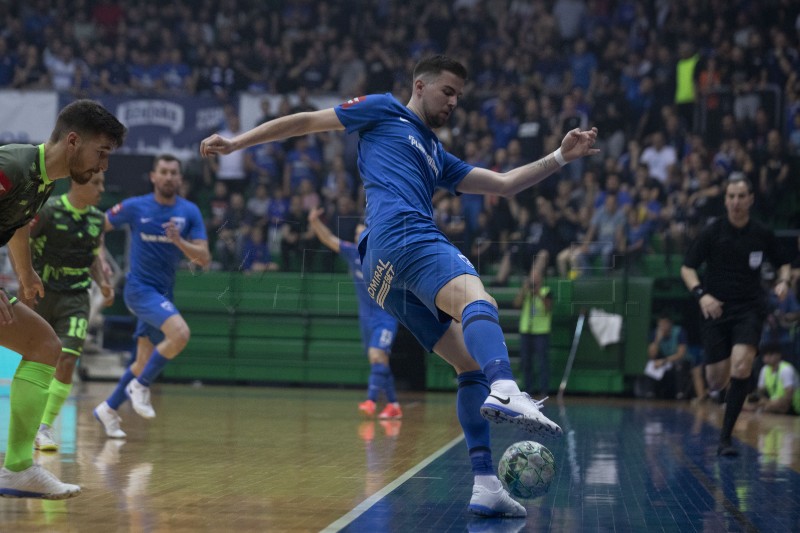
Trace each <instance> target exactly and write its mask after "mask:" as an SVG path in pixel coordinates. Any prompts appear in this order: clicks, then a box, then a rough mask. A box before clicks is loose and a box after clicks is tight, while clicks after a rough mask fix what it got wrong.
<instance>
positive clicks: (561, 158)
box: [553, 146, 567, 167]
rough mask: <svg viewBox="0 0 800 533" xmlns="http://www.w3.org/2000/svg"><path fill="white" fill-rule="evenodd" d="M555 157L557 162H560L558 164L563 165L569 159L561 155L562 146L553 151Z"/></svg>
mask: <svg viewBox="0 0 800 533" xmlns="http://www.w3.org/2000/svg"><path fill="white" fill-rule="evenodd" d="M553 157H555V158H556V163H558V166H560V167H563V166H564V165H566V164H567V160H566V159H564V156H563V155H561V147H560V146H559V147H558V150H556V151H555V152H553Z"/></svg>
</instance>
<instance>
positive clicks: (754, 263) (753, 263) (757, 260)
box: [749, 252, 764, 270]
mask: <svg viewBox="0 0 800 533" xmlns="http://www.w3.org/2000/svg"><path fill="white" fill-rule="evenodd" d="M763 260H764V252H750V260H749V264H750V268H751V269H753V270H755V269H757V268H758V267H760V266H761V262H762V261H763Z"/></svg>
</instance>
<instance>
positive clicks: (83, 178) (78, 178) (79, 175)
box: [69, 168, 96, 185]
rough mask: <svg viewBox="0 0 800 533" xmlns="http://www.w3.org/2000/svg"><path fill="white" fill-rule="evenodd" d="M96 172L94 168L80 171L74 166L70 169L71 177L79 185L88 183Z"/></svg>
mask: <svg viewBox="0 0 800 533" xmlns="http://www.w3.org/2000/svg"><path fill="white" fill-rule="evenodd" d="M95 174H96V172H95V171H94V170H84V171H80V170H76V169H74V168H71V169H69V177H70V178H72V181H74V182H75V183H77V184H78V185H86V184H87V183H89V182H90V181H91V180H92V176H94V175H95Z"/></svg>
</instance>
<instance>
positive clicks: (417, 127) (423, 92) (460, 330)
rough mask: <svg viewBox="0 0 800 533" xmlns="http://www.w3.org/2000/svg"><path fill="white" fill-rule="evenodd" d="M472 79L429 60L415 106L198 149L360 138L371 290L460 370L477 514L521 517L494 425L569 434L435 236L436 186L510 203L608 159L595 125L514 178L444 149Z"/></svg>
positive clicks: (486, 301)
mask: <svg viewBox="0 0 800 533" xmlns="http://www.w3.org/2000/svg"><path fill="white" fill-rule="evenodd" d="M466 78H467V72H466V69H465V68H464V67H463V66H462V65H461V64H460V63H458V62H457V61H455V60H453V59H451V58H448V57H445V56H433V57H429V58H426V59H423V60H422V61H420V62H419V63H418V64H417V65H416V67H415V68H414V73H413V87H412V93H411V100H410V101H409V102H408V104H407V105H403V104H402V103H401V102H399V101H398V100H396V99H395V98H394V97H393V96H392V95H390V94H384V95H368V96H361V97H358V98H353V99H352V100H349V101H348V102H346V103H344V104H341V105H339V106H337V107H334V108H329V109H324V110H319V111H312V112H301V113H296V114H293V115H288V116H284V117H280V118H277V119H274V120H271V121H268V122H265V123H263V124H261V125H259V126H257V127H255V128H253V129H251V130H249V131H247V132H244V133H242V134H240V135H237V136H236V137H234V138H232V139H227V138H224V137H221V136H220V135H217V134H215V135H212V136H210V137H208V138H207V139H205V140H203V141H202V142H201V144H200V153H201V155H203V156H206V157H207V156H209V155H212V154H228V153H231V152H233V151H235V150H241V149H244V148H247V147H249V146H252V145H255V144H259V143H265V142H270V141H275V140H278V139H285V138H287V137H294V136H297V135H306V134H309V133H316V132H324V131H332V130H343V129H346V130H347V131H348V132H358V134H359V147H358V168H359V171H360V173H361V177H362V179H363V181H364V187H365V189H366V194H367V218H366V225H367V230H366V231H365V232H364V233H363V234H362V236H361V241H360V243H359V252H360V253H361V255H362V269H363V272H364V279H365V282H366V283H367V291H368V292H369V294H370V297H371V298H372V299H373V300H375V302H377V303H378V305H380V306H381V307H382V308H384V309H385V310H386V311H388V312H389V313H390V314H392V316H394V317H395V318H397V319H398V320H399V321H400V322H401V323H402V324H403V325H404V326H405V327H406V328H408V329H409V330H410V331H411V332H412V333H413V334H414V336H415V337H416V338H417V340H418V341H419V342H420V343H421V344H422V346H423V347H425V348H426V349H427V350H429V351H433V352H435V353H436V354H438V355H439V356H440V357H442V358H443V359H444V360H445V361H447V362H448V363H450V364H451V365H452V366H453V367H454V368H455V370H456V373H457V375H458V393H457V400H456V404H457V414H458V419H459V422H460V424H461V426H462V428H463V430H464V436H465V440H466V443H467V448H468V450H469V456H470V461H471V463H472V471H473V473H474V474H475V477H474V484H473V489H472V499H471V500H470V504H469V509H470V511H471V512H473V513H475V514H478V515H482V516H505V517H523V516H526V510H525V508H524V507H523V506H522V505H520V504H519V503H517V502H516V501H514V500H513V499H512V498H511V497H510V496H509V494H508V493H507V492H506V491H505V490H504V489H503V487H502V484H501V483H500V480H499V479H498V478H497V476H496V474H495V471H494V467H493V464H492V455H491V443H490V431H489V424H488V422H487V420H491V421H494V422H510V423H515V424H519V425H520V426H522V427H523V428H524V429H526V430H528V431H530V432H532V433H535V434H538V435H539V436H561V434H562V432H561V428H560V427H559V426H558V425H557V424H556V423H554V422H553V421H551V420H550V419H548V418H547V417H546V416H545V415H544V414H543V413H542V412H541V407H542V403H543V400H539V401H536V400H533V399H532V398H531V397H530V396H528V395H527V394H526V393H524V392H521V391H520V390H519V387H518V386H517V384H516V382H515V381H514V376H513V374H512V372H511V365H510V363H509V359H508V349H507V348H506V345H505V342H504V337H503V331H502V329H501V328H500V324H499V317H498V311H497V305H496V302H495V300H494V299H493V298H492V297H491V296H490V295H489V294H488V293H487V292H486V290H485V289H484V286H483V283H482V282H481V279H480V277H479V276H478V273H477V272H476V270H475V268H474V267H473V266H472V264H471V263H470V262H469V260H468V259H467V258H466V257H464V255H463V254H461V253H460V252H459V250H458V249H457V248H456V247H455V246H453V245H452V244H451V243H450V242H449V241H448V240H447V237H446V236H445V235H444V234H443V233H441V232H440V231H439V230H438V229H437V227H436V224H435V223H434V220H433V206H432V202H431V199H432V196H433V193H434V190H435V189H436V188H444V189H446V190H448V191H450V192H451V193H453V194H458V193H473V194H495V195H500V196H504V197H509V196H513V195H515V194H517V193H519V192H520V191H522V190H524V189H526V188H528V187H531V186H533V185H535V184H537V183H539V182H540V181H542V180H543V179H545V178H546V177H547V176H550V175H551V174H553V173H554V172H556V171H557V170H559V169H560V168H561V167H562V166H564V165H566V164H567V163H568V162H569V161H572V160H575V159H578V158H580V157H583V156H587V155H593V154H596V153H599V150H597V149H595V148H593V146H594V143H595V141H596V139H597V130H596V129H595V128H592V129H591V130H588V131H580V130H578V129H575V130H572V131H570V132H569V133H567V134H566V136H565V137H564V139H563V140H562V142H561V146H560V147H559V148H558V149H557V150H556V151H555V152H553V153H552V154H548V155H547V156H545V157H543V158H542V159H540V160H538V161H536V162H533V163H530V164H527V165H524V166H521V167H518V168H515V169H512V170H509V171H508V172H505V173H499V172H494V171H492V170H488V169H484V168H477V167H473V166H471V165H469V164H467V163H465V162H464V161H461V160H459V159H458V158H456V157H455V156H453V155H451V154H449V153H447V152H446V151H445V150H444V148H443V147H442V144H441V143H440V142H439V140H438V138H437V137H436V134H435V133H434V131H433V130H434V129H436V128H439V127H441V126H443V125H444V124H445V123H446V122H447V119H448V118H449V117H450V114H451V113H452V112H453V109H455V106H456V104H457V103H458V99H459V97H460V96H461V92H462V89H463V87H464V83H465V80H466ZM481 415H483V416H481Z"/></svg>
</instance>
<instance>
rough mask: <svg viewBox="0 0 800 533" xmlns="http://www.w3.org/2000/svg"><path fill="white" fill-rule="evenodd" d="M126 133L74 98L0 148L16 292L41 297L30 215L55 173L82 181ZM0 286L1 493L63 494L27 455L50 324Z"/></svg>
mask: <svg viewBox="0 0 800 533" xmlns="http://www.w3.org/2000/svg"><path fill="white" fill-rule="evenodd" d="M124 138H125V126H123V125H122V124H121V123H120V122H119V121H118V120H117V119H116V118H115V117H114V116H113V115H112V114H111V113H109V112H108V111H107V110H106V109H105V108H103V107H102V106H101V105H100V104H98V103H96V102H93V101H90V100H77V101H75V102H73V103H71V104H69V105H68V106H66V107H65V108H64V109H62V110H61V112H60V113H59V114H58V118H57V119H56V125H55V128H54V129H53V132H52V134H51V135H50V139H48V140H47V142H45V143H43V144H40V145H39V146H31V145H13V144H12V145H8V146H2V147H0V246H4V245H6V244H8V247H9V251H10V253H11V258H12V263H13V265H14V270H15V271H16V273H17V277H18V278H19V283H20V287H19V294H20V295H21V296H22V297H23V298H24V299H26V300H32V299H34V298H36V297H37V296H38V297H43V296H44V286H43V285H42V280H41V279H40V278H39V275H38V274H37V273H36V271H35V270H34V269H33V264H32V262H31V249H30V244H29V237H30V227H29V222H30V221H31V220H32V219H33V218H34V217H35V216H36V213H37V212H38V211H39V210H40V209H41V207H42V206H43V205H44V203H45V202H46V201H47V199H48V198H49V196H50V193H51V192H52V190H53V182H54V181H55V180H56V179H60V178H66V177H67V176H69V177H71V178H72V179H73V180H74V181H75V182H77V183H86V182H88V181H89V180H91V179H92V176H93V175H95V174H96V173H98V172H100V171H101V170H102V171H105V170H106V169H107V168H108V157H109V154H110V153H111V152H112V151H113V150H114V149H115V148H117V147H119V146H120V145H121V144H122V142H123V140H124ZM15 302H16V298H13V297H10V296H9V295H7V294H6V293H5V291H3V290H0V345H2V346H4V347H5V348H8V349H9V350H12V351H15V352H17V353H18V354H20V355H22V361H21V362H20V364H19V366H18V367H17V371H16V373H15V374H14V379H13V380H12V382H11V394H10V401H9V403H10V406H11V416H10V418H9V427H8V443H7V446H6V455H5V458H4V465H3V468H1V469H0V496H2V497H11V498H45V499H64V498H70V497H72V496H75V495H77V494H79V493H80V490H81V489H80V487H79V486H77V485H72V484H69V483H62V482H61V481H60V480H59V479H58V478H56V477H55V476H54V475H53V474H52V473H50V472H48V471H47V470H45V469H44V468H42V467H41V466H39V465H37V464H34V462H33V443H34V439H35V437H36V432H37V430H38V428H39V423H40V422H41V420H42V413H43V412H44V408H45V405H46V404H47V399H48V390H49V387H50V382H51V381H52V379H53V374H54V373H55V366H56V363H57V361H58V357H59V355H60V354H61V342H60V341H59V339H58V336H57V335H56V333H55V331H53V328H52V327H50V325H49V324H48V323H47V322H46V321H45V320H44V319H43V318H42V317H40V316H39V315H38V314H36V313H35V312H34V311H33V310H31V309H30V308H28V307H26V306H24V305H14V304H15Z"/></svg>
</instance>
